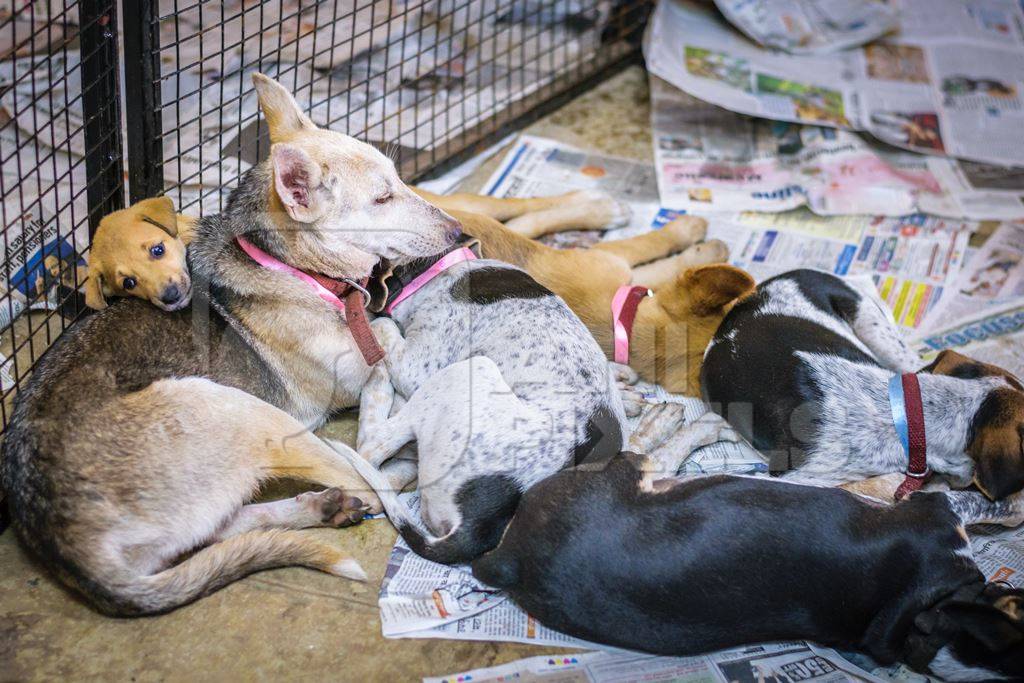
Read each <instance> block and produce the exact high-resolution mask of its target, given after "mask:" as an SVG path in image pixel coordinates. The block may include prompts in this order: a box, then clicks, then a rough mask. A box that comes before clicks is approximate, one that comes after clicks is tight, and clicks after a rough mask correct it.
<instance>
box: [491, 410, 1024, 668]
mask: <svg viewBox="0 0 1024 683" xmlns="http://www.w3.org/2000/svg"><path fill="white" fill-rule="evenodd" d="M638 431H640V430H639V429H638ZM684 431H685V430H684ZM683 439H684V440H685V441H688V442H689V443H691V444H692V443H693V442H694V441H695V440H696V441H699V440H700V439H699V438H697V439H694V438H693V437H689V436H685V435H684V437H683ZM666 447H668V448H679V447H686V445H685V444H682V445H680V444H678V443H676V444H673V443H672V442H671V440H670V442H669V444H668V445H667V446H666ZM670 459H671V458H670ZM638 460H642V457H641V456H635V455H633V454H622V455H619V456H616V457H615V458H614V459H613V460H612V461H611V462H610V463H608V464H607V466H600V467H594V466H581V467H577V468H574V469H570V470H566V471H564V472H559V473H557V474H555V475H553V476H552V477H549V478H548V479H546V480H545V481H543V482H541V483H539V484H538V485H536V486H535V487H533V488H532V489H531V490H529V491H527V492H526V493H525V494H524V495H523V498H522V500H521V501H520V504H519V508H518V509H517V510H516V513H515V515H514V517H513V518H512V522H511V523H510V524H509V526H508V529H507V531H506V532H505V534H504V536H503V537H502V539H501V542H500V543H499V545H498V546H497V548H495V549H494V550H492V551H491V552H489V553H486V554H485V555H483V556H482V557H480V558H478V559H477V560H475V561H474V562H473V564H472V566H473V575H474V576H475V577H476V578H477V579H479V580H481V581H483V582H484V583H487V584H489V585H491V586H494V587H497V588H501V589H504V590H506V591H508V593H509V595H510V596H511V597H512V599H513V600H515V601H516V602H517V603H518V604H519V605H520V606H522V607H523V608H524V609H525V610H526V611H527V612H529V613H530V614H531V615H532V616H534V617H536V618H537V619H538V620H539V621H540V622H541V623H543V624H544V625H545V626H548V627H550V628H553V629H556V630H558V631H561V632H564V633H568V634H570V635H573V636H577V637H579V638H584V639H586V640H589V641H592V642H597V643H604V644H607V645H613V646H616V647H625V648H632V649H643V650H648V651H651V652H654V653H657V654H662V655H694V654H699V653H704V652H710V651H713V650H717V649H721V648H727V647H734V646H739V645H744V644H749V643H758V642H767V641H778V640H793V639H808V640H814V641H817V642H820V643H822V644H825V645H830V646H834V647H839V648H844V649H857V650H860V651H863V652H865V653H867V654H869V655H871V656H872V657H874V658H875V659H876V660H878V661H879V662H882V663H884V664H888V663H891V662H894V661H897V660H899V661H904V662H907V663H909V664H910V665H911V666H913V667H914V668H915V669H918V670H920V671H927V672H929V673H931V674H934V675H936V676H939V677H941V678H943V679H947V680H982V678H998V677H1011V678H1019V677H1021V676H1024V590H1021V589H1014V588H1010V587H1004V586H1002V585H997V584H986V583H985V579H984V577H983V576H982V573H981V572H980V571H979V570H978V567H977V566H976V565H975V563H974V560H973V559H972V556H971V549H970V545H969V543H968V541H967V536H966V534H965V531H964V526H965V525H970V524H976V523H997V524H1005V525H1008V526H1010V525H1017V524H1019V523H1021V522H1022V521H1024V499H1022V497H1021V496H1019V495H1018V496H1015V497H1014V498H1012V499H1007V500H1005V501H998V502H994V503H993V502H990V501H988V500H986V499H985V498H984V497H983V496H982V495H981V494H978V493H973V492H966V491H953V492H944V493H939V492H930V493H916V494H914V495H913V496H911V497H910V498H909V499H908V500H906V501H905V502H901V503H898V504H896V505H894V506H883V505H879V504H877V503H875V502H873V501H869V500H867V499H865V498H861V497H859V496H856V495H854V494H852V493H849V492H847V491H842V490H839V489H834V488H820V487H814V486H803V485H798V484H792V483H789V482H784V481H779V480H771V479H763V478H754V477H738V476H708V477H697V478H692V479H688V480H682V479H660V480H653V481H652V479H651V478H650V477H648V476H646V475H645V474H644V472H643V470H645V469H647V468H646V467H644V466H641V465H640V464H639V463H638V462H637V461H638ZM581 568H585V570H583V569H581Z"/></svg>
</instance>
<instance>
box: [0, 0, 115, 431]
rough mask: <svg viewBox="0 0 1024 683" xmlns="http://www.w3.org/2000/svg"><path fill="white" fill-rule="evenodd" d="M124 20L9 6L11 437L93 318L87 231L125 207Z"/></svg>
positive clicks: (6, 351) (0, 5) (3, 159)
mask: <svg viewBox="0 0 1024 683" xmlns="http://www.w3.org/2000/svg"><path fill="white" fill-rule="evenodd" d="M115 9H116V8H115V2H114V0H84V1H83V2H78V1H77V0H74V1H72V0H64V1H63V2H61V1H60V0H35V1H32V2H29V1H26V0H15V2H13V3H11V2H9V1H8V2H6V3H4V2H0V217H2V219H3V237H2V242H0V245H2V246H0V248H2V254H0V258H2V260H3V264H2V266H0V268H2V271H0V272H2V277H3V283H2V285H3V287H2V292H0V387H2V396H3V401H2V404H0V417H2V422H3V425H4V426H6V424H7V421H8V419H9V416H10V405H11V398H12V396H13V394H14V393H15V392H16V391H17V389H18V388H19V386H20V385H21V384H22V382H23V380H24V379H25V377H27V375H28V372H29V370H30V369H31V367H32V365H33V364H34V363H35V361H36V360H37V359H38V358H39V357H40V356H41V355H42V353H43V351H45V350H46V348H47V347H48V346H49V345H50V344H51V343H52V342H53V341H54V339H56V338H57V336H59V335H60V334H61V332H63V331H64V330H65V329H66V328H67V326H68V325H70V324H71V323H72V322H73V321H74V320H75V319H77V318H78V317H79V316H80V315H81V314H82V313H83V311H84V310H85V309H84V303H83V299H82V296H81V295H80V293H79V291H78V290H79V288H80V287H81V285H82V284H83V283H84V281H85V270H84V268H83V266H84V265H85V258H86V256H87V251H88V247H89V233H90V226H94V225H95V224H96V223H97V222H98V221H99V219H100V217H102V216H103V215H104V214H105V213H107V212H109V211H111V210H114V209H117V208H120V207H121V205H122V202H123V166H122V155H121V138H120V134H121V125H120V100H119V97H118V93H117V88H118V83H119V78H120V77H119V72H118V66H117V64H118V60H117V56H118V55H117V50H118V48H117V31H116V26H117V15H116V12H115ZM83 84H85V85H86V87H84V88H83Z"/></svg>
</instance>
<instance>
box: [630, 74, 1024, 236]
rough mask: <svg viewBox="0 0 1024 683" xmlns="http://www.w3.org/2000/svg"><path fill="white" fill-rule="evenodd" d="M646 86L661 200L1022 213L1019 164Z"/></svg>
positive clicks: (842, 210)
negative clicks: (929, 152)
mask: <svg viewBox="0 0 1024 683" xmlns="http://www.w3.org/2000/svg"><path fill="white" fill-rule="evenodd" d="M650 91H651V126H652V139H653V143H654V157H655V168H656V170H657V177H658V192H659V194H660V197H661V204H662V206H665V207H669V208H672V209H677V210H687V211H695V212H715V211H724V212H735V211H766V212H780V211H788V210H790V209H793V208H796V207H800V206H806V207H807V208H808V209H810V210H811V211H813V212H814V213H816V214H819V215H823V216H829V215H839V214H870V215H882V216H904V215H907V214H910V213H915V212H918V211H920V212H923V213H931V214H935V215H940V216H949V217H964V218H971V219H975V220H986V219H995V220H1006V219H1013V218H1024V169H1015V168H1012V167H1003V166H992V165H986V164H979V163H975V162H968V161H957V160H955V159H952V158H949V157H934V156H931V157H929V156H925V155H921V154H915V153H913V152H906V151H903V150H900V149H897V148H895V147H891V146H888V145H883V144H879V143H877V142H872V141H869V140H867V139H865V138H864V137H862V136H861V135H859V134H857V133H855V132H852V131H847V130H843V129H840V128H827V127H823V126H813V125H802V124H797V123H790V122H786V121H773V120H769V119H763V118H754V117H751V116H745V115H743V114H737V113H735V112H731V111H728V110H726V109H722V108H721V107H718V106H716V105H714V104H710V103H708V102H705V101H703V100H700V99H697V98H696V97H693V96H692V95H689V94H687V93H685V92H683V91H682V90H679V89H678V88H676V87H674V86H672V85H671V84H669V83H668V82H666V81H663V80H662V79H660V78H658V77H656V76H651V77H650Z"/></svg>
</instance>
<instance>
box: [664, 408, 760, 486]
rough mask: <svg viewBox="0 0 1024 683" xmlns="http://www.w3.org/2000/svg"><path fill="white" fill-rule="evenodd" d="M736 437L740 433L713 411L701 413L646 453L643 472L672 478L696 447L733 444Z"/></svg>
mask: <svg viewBox="0 0 1024 683" xmlns="http://www.w3.org/2000/svg"><path fill="white" fill-rule="evenodd" d="M739 440H740V437H739V435H738V434H737V433H736V432H735V431H734V430H733V428H732V427H731V426H729V423H728V422H726V421H725V420H723V419H722V418H721V417H720V416H718V415H716V414H715V413H704V414H703V415H701V416H700V417H699V418H697V419H696V420H695V421H694V422H691V423H690V424H688V425H683V426H682V427H681V428H680V429H679V430H678V431H677V432H676V433H675V434H673V435H672V436H671V437H670V438H669V439H668V441H666V442H665V443H664V444H662V445H661V446H659V447H658V448H656V449H654V450H653V451H651V452H650V453H648V458H647V463H646V464H645V466H644V471H645V472H650V473H653V474H657V475H661V476H663V477H674V476H675V475H676V473H677V472H679V468H680V467H682V465H683V463H684V462H686V461H687V460H688V459H689V457H690V455H692V454H693V452H694V451H695V450H697V449H698V448H703V447H704V446H710V445H711V444H713V443H717V442H719V441H730V442H734V443H735V442H737V441H739ZM651 468H654V469H651Z"/></svg>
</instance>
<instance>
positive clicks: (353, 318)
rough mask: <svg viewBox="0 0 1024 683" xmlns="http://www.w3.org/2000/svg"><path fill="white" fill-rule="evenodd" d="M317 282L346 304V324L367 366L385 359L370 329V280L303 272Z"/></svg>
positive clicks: (382, 350)
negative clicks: (338, 277)
mask: <svg viewBox="0 0 1024 683" xmlns="http://www.w3.org/2000/svg"><path fill="white" fill-rule="evenodd" d="M302 272H304V273H305V274H306V275H308V276H310V277H311V278H313V279H314V280H316V281H317V282H318V283H319V284H320V286H321V287H323V288H324V289H326V290H327V291H329V292H331V293H332V294H334V296H336V297H338V298H339V299H341V300H342V301H344V302H345V322H346V323H348V329H349V331H351V332H352V338H353V339H354V340H355V342H356V346H358V347H359V353H361V354H363V360H365V361H366V364H367V365H376V364H377V363H378V362H380V361H381V360H383V359H384V349H383V348H381V345H380V342H378V341H377V338H376V337H375V336H373V329H371V328H370V319H369V318H368V317H367V315H366V306H367V304H369V303H370V295H369V293H368V292H367V291H366V285H367V283H369V281H370V278H368V277H366V278H363V279H362V280H360V281H359V282H355V281H354V280H348V279H344V280H336V279H334V278H332V277H328V276H327V275H324V274H323V273H314V272H312V271H308V270H304V271H302Z"/></svg>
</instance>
